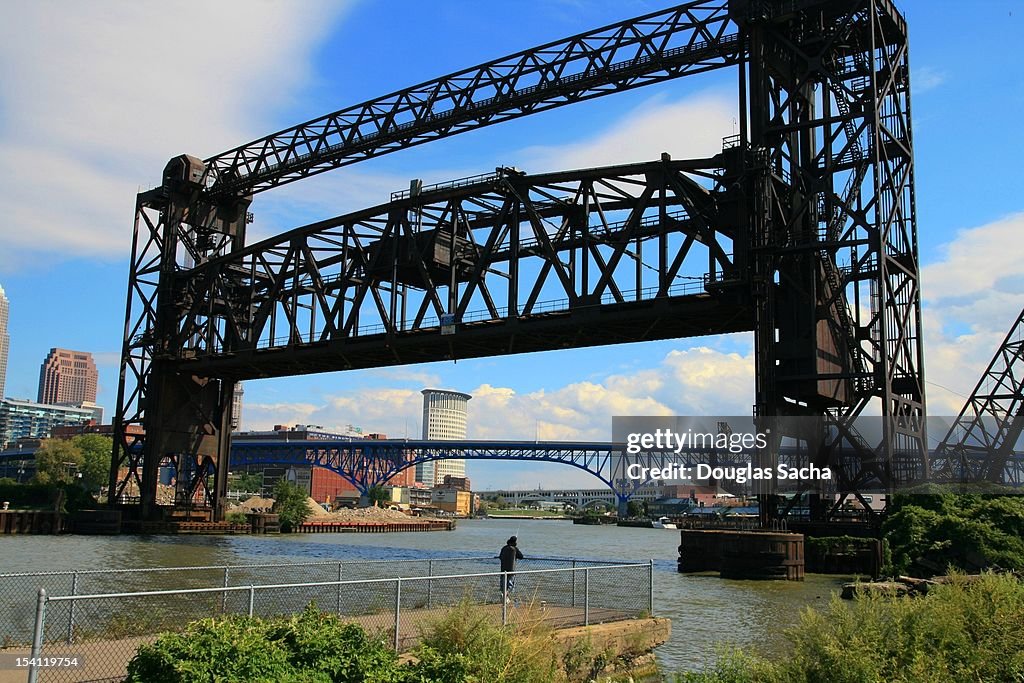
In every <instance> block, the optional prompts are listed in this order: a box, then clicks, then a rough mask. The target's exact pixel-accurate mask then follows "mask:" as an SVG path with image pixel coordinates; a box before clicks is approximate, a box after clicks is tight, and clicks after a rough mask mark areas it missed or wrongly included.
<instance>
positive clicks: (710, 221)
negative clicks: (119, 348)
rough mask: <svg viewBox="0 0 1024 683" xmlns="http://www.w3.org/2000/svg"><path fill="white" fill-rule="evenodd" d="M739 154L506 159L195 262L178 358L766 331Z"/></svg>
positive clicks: (547, 345) (264, 372)
mask: <svg viewBox="0 0 1024 683" xmlns="http://www.w3.org/2000/svg"><path fill="white" fill-rule="evenodd" d="M722 163H723V162H722V160H721V159H717V160H714V161H712V160H705V161H701V162H674V161H668V160H666V161H658V162H651V163H647V164H635V165H630V166H622V167H611V168H603V169H589V170H585V171H571V172H560V173H553V174H545V175H541V176H527V175H518V174H496V175H495V176H492V177H488V178H485V179H482V180H478V181H477V182H475V183H470V184H463V183H457V185H458V186H457V187H452V188H439V189H437V190H435V191H433V192H428V193H425V194H422V195H419V196H418V197H414V198H406V199H398V200H396V201H393V202H391V203H389V204H386V205H382V206H379V207H375V208H373V209H369V210H366V211H361V212H358V213H355V214H349V215H346V216H341V217H338V218H336V219H332V220H330V221H324V222H321V223H317V224H315V225H313V226H308V227H304V228H300V229H298V230H293V231H291V232H289V233H285V234H283V235H281V236H279V237H277V238H273V239H272V240H268V241H267V242H263V243H260V244H255V245H252V246H250V247H248V248H246V249H243V250H240V251H238V252H237V253H235V254H231V255H228V256H224V257H221V258H218V259H215V260H212V261H209V262H207V263H204V264H203V265H201V266H199V267H196V268H194V269H191V270H189V271H186V272H184V273H182V274H181V275H180V276H179V281H180V282H179V285H178V286H177V291H178V292H179V298H178V299H177V301H178V302H179V304H180V309H179V314H178V315H179V317H178V330H177V336H176V338H174V339H171V340H170V341H169V342H168V344H167V345H166V347H167V348H168V349H171V350H174V351H175V353H173V354H168V356H167V357H168V358H173V360H175V361H176V362H178V363H179V371H180V372H184V373H189V374H195V375H199V376H214V377H232V378H236V379H245V378H250V377H268V376H275V375H285V374H287V375H291V374H300V373H304V372H320V371H325V370H339V369H349V368H365V367H377V366H380V365H388V364H396V363H414V362H424V361H436V360H445V359H452V358H469V357H479V356H486V355H497V354H507V353H522V352H529V351H539V350H549V349H557V348H565V347H567V346H590V345H596V344H612V343H617V342H626V341H640V340H644V339H659V338H667V337H682V336H693V335H704V334H714V333H721V332H733V331H739V330H750V329H752V317H751V314H750V307H749V305H748V301H747V298H746V297H745V296H744V295H743V292H744V291H745V290H746V289H748V288H747V287H743V286H742V284H743V281H744V279H745V277H746V274H745V269H744V267H743V263H744V262H745V258H746V256H745V249H744V247H743V245H745V243H746V241H747V240H746V239H745V238H744V237H743V235H742V234H741V235H740V236H739V239H737V230H740V231H742V229H743V225H742V222H741V221H740V219H739V217H740V215H741V212H740V211H739V210H738V208H737V207H736V206H732V207H730V204H733V205H735V204H736V203H737V202H740V201H741V198H740V197H739V196H738V195H737V193H736V192H734V191H732V192H730V191H726V190H725V189H724V188H723V187H721V182H722V181H723V179H726V181H727V182H728V183H729V184H732V182H733V181H734V180H735V178H732V179H729V178H728V177H727V176H723V175H722V173H721V171H720V170H718V169H717V167H720V166H721V165H722ZM691 176H692V177H691ZM694 178H696V179H698V180H700V181H702V182H703V185H702V184H701V183H699V182H697V180H695V179H694ZM705 185H708V186H711V187H712V189H711V190H708V189H706V188H705ZM727 213H728V214H729V215H726V214H727ZM737 244H738V245H739V247H738V248H736V250H735V252H736V253H735V254H734V253H733V252H734V247H735V246H736V245H737ZM446 316H447V317H449V318H450V321H451V323H452V326H453V329H452V330H451V331H452V332H453V333H452V334H445V333H444V331H443V330H442V329H441V328H442V321H444V320H445V319H446Z"/></svg>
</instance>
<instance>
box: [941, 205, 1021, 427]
mask: <svg viewBox="0 0 1024 683" xmlns="http://www.w3.org/2000/svg"><path fill="white" fill-rule="evenodd" d="M1022 231H1024V213H1015V214H1011V215H1009V216H1006V217H1004V218H1001V219H999V220H996V221H993V222H991V223H988V224H986V225H982V226H977V227H973V228H969V229H966V230H962V231H960V232H958V233H957V236H956V237H955V238H954V239H953V240H952V241H951V242H950V243H948V244H947V245H945V246H944V247H943V249H942V254H943V255H942V257H941V259H940V260H939V261H937V262H934V263H931V264H928V265H927V266H925V267H924V268H923V269H922V272H921V291H922V294H923V298H924V302H925V306H924V313H923V316H924V326H925V330H924V333H925V337H924V339H925V356H926V358H925V377H926V379H927V380H928V382H929V386H928V388H927V391H928V410H929V413H931V414H932V415H956V414H957V413H959V412H960V408H961V407H962V406H963V403H964V397H965V396H966V395H969V394H970V393H971V391H973V389H974V386H975V385H976V384H977V382H978V380H979V379H980V377H981V373H982V372H983V371H984V370H985V368H986V367H987V366H988V363H989V361H990V360H991V358H992V355H993V354H994V353H995V351H996V349H997V348H998V346H999V344H1000V343H1001V342H1002V341H1003V338H1004V337H1005V336H1006V333H1007V331H1008V330H1009V327H1010V324H1011V323H1012V322H1013V321H1014V320H1015V318H1016V316H1017V314H1018V313H1019V312H1020V310H1021V308H1022V306H1024V289H1022V287H1021V283H1022V282H1024V263H1022V262H1021V260H1020V258H1019V257H1018V255H1017V251H1016V250H1015V249H1013V248H1008V246H1010V245H1014V244H1017V243H1018V242H1019V240H1020V235H1021V234H1022ZM940 438H941V437H940Z"/></svg>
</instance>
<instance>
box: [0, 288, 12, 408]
mask: <svg viewBox="0 0 1024 683" xmlns="http://www.w3.org/2000/svg"><path fill="white" fill-rule="evenodd" d="M9 314H10V304H9V303H8V302H7V295H6V294H4V288H3V285H0V399H2V398H3V397H4V383H5V380H6V379H7V353H8V352H9V351H10V348H11V336H10V335H9V334H7V318H8V315H9Z"/></svg>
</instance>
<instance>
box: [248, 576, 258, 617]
mask: <svg viewBox="0 0 1024 683" xmlns="http://www.w3.org/2000/svg"><path fill="white" fill-rule="evenodd" d="M255 606H256V587H255V586H253V585H252V584H251V583H250V584H249V617H250V618H251V617H252V615H253V612H254V609H253V608H254V607H255Z"/></svg>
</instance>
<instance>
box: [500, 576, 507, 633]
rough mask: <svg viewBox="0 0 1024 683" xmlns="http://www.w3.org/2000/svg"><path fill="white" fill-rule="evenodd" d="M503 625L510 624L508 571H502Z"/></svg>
mask: <svg viewBox="0 0 1024 683" xmlns="http://www.w3.org/2000/svg"><path fill="white" fill-rule="evenodd" d="M501 625H502V626H507V625H508V572H502V573H501Z"/></svg>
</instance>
